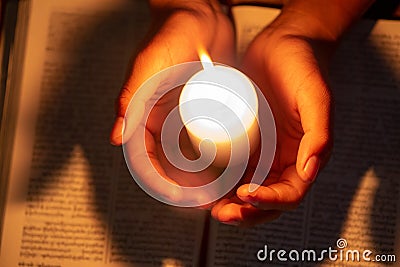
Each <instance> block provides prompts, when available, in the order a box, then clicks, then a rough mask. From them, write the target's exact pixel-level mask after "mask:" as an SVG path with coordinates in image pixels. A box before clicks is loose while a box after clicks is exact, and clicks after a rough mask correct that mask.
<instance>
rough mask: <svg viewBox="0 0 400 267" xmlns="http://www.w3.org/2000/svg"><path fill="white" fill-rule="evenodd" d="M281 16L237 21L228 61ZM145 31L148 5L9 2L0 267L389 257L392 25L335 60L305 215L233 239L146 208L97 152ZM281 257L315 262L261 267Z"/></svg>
mask: <svg viewBox="0 0 400 267" xmlns="http://www.w3.org/2000/svg"><path fill="white" fill-rule="evenodd" d="M13 4H15V3H13ZM14 7H15V6H14ZM8 11H10V12H11V11H15V9H14V8H13V7H12V6H11V7H10V8H9V10H8ZM278 13H279V11H278V10H273V9H269V8H261V7H246V6H238V7H234V9H233V15H234V18H235V24H236V29H237V37H238V50H239V51H238V53H239V54H241V53H243V51H244V50H245V48H246V45H247V44H248V42H249V41H250V40H251V38H252V37H253V36H254V35H255V34H257V32H259V31H260V30H261V29H262V27H264V26H265V25H266V24H268V23H269V22H270V21H271V20H273V18H274V17H275V16H276V15H278ZM148 17H149V14H148V11H147V5H146V2H145V1H129V0H86V1H80V0H65V1H64V0H30V1H29V0H28V1H20V2H19V8H18V14H17V21H16V22H17V23H16V30H15V34H14V37H15V38H14V39H13V40H14V41H13V42H11V43H12V46H11V49H10V51H9V60H8V58H6V57H5V58H3V60H4V61H6V62H7V63H8V69H7V70H5V69H2V70H1V71H2V73H5V72H7V73H8V76H7V80H6V83H5V85H6V86H5V88H2V90H4V91H2V95H3V94H4V104H3V109H2V110H3V112H2V118H1V132H0V151H1V155H0V157H1V161H0V164H1V169H0V173H1V177H0V178H1V184H0V186H1V187H0V188H1V190H0V193H1V195H0V200H1V202H0V204H1V205H0V208H1V209H0V211H1V217H0V218H1V219H0V225H1V244H0V245H1V249H0V266H1V267H17V266H35V267H39V266H42V267H44V266H60V267H61V266H62V267H69V266H74V267H79V266H85V267H87V266H89V267H90V266H107V267H108V266H110V267H111V266H265V265H266V264H268V263H269V262H270V261H271V260H272V261H273V263H272V265H273V266H277V265H292V266H353V265H354V266H381V264H383V263H380V262H370V263H367V262H363V261H360V262H357V261H350V262H348V261H340V260H339V259H337V260H335V261H333V260H330V259H329V258H328V257H327V255H325V256H324V257H322V258H321V257H320V252H321V251H322V250H324V249H328V248H329V247H332V249H337V250H338V251H342V252H343V253H345V252H346V251H348V250H359V251H361V252H362V251H364V250H371V251H372V254H371V255H370V256H371V258H372V257H373V256H374V255H378V254H382V255H392V254H396V256H397V258H399V257H400V249H399V241H398V240H397V241H396V236H397V237H399V236H400V233H399V232H398V231H399V229H400V221H399V218H400V217H399V216H398V215H399V207H400V203H399V199H400V191H399V189H400V187H399V183H400V180H399V179H400V153H399V151H400V122H399V118H400V110H399V106H400V88H399V84H400V81H399V77H400V57H399V54H400V22H397V21H396V22H393V21H378V22H374V21H363V22H360V23H359V24H358V25H357V26H356V27H354V29H353V30H352V31H351V32H350V33H349V34H348V35H347V37H346V38H345V39H344V41H343V43H342V46H341V47H340V48H339V50H338V53H337V55H336V57H335V61H334V63H333V65H332V71H331V72H332V76H331V78H332V81H331V82H332V88H333V90H334V93H335V98H336V124H335V141H336V144H335V149H334V153H333V155H332V159H331V161H330V163H329V165H328V166H327V167H326V169H325V170H324V171H323V172H322V173H321V175H320V176H319V178H318V180H317V182H316V183H315V186H314V187H313V189H312V190H311V192H309V194H308V196H307V197H306V199H305V200H304V201H303V203H302V205H301V206H300V207H299V208H298V209H297V210H295V211H293V212H288V213H286V214H284V215H283V216H282V217H281V218H279V219H278V220H276V221H275V222H272V223H269V224H265V225H260V226H258V227H255V228H252V229H240V228H237V227H233V226H227V225H222V224H219V223H218V222H215V221H213V220H212V219H211V218H210V215H209V212H208V211H204V210H196V209H180V208H174V207H169V206H166V205H164V204H161V203H159V202H157V201H155V200H153V199H152V198H150V197H149V196H147V195H146V194H145V193H144V192H142V191H141V190H140V189H139V187H138V186H137V185H136V184H135V183H134V181H133V179H132V178H131V177H130V175H129V172H128V171H127V168H126V166H125V162H124V160H123V157H122V151H121V148H116V147H112V146H111V145H109V143H108V134H109V131H110V127H111V124H112V121H113V101H114V99H115V97H116V96H117V93H118V90H119V87H120V85H121V83H122V82H123V78H124V74H125V71H126V68H127V65H128V61H129V58H130V56H131V53H132V51H133V50H134V48H135V47H136V46H137V44H138V42H139V40H140V39H141V38H142V37H143V35H144V33H145V32H146V30H147V27H148V20H149V19H148ZM10 21H11V22H10ZM12 21H13V20H12V19H11V20H8V19H6V20H5V25H6V26H7V25H9V24H8V23H11V24H12ZM6 37H7V36H6ZM7 40H8V39H7V38H5V36H3V38H2V41H3V43H2V48H3V50H7V49H5V48H7V47H8V46H7V45H6V44H5V43H4V42H5V41H7ZM8 41H9V40H8ZM4 55H8V53H4ZM6 65H7V64H6ZM2 66H4V64H3V65H2ZM396 231H397V233H396ZM338 239H341V240H340V241H347V246H346V247H344V246H343V244H345V243H343V242H342V243H339V242H338V243H337V240H338ZM396 242H397V244H396ZM280 249H285V250H287V251H288V253H289V251H290V250H293V251H295V250H297V251H298V252H299V253H300V254H299V255H300V257H301V255H302V251H303V250H307V249H308V250H312V249H314V250H315V251H316V252H317V253H318V254H317V258H316V261H314V262H312V258H310V260H304V261H291V259H289V258H288V254H286V257H287V261H286V262H285V261H283V260H280V259H278V258H277V257H276V252H275V254H273V255H272V256H271V259H270V258H269V257H266V254H267V250H268V253H269V252H271V250H275V251H278V250H280ZM307 253H308V254H309V253H310V252H307ZM295 254H296V253H294V254H293V256H294V257H295V256H296V255H295ZM303 254H304V253H303ZM308 254H307V255H308ZM268 255H271V254H268ZM310 255H311V256H310V257H312V256H313V255H312V254H310ZM300 259H301V258H300ZM392 260H393V259H392ZM399 260H400V259H397V261H399ZM366 264H368V265H366Z"/></svg>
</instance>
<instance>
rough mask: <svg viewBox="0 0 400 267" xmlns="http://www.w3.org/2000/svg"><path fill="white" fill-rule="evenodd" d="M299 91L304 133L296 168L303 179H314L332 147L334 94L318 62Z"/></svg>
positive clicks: (298, 98)
mask: <svg viewBox="0 0 400 267" xmlns="http://www.w3.org/2000/svg"><path fill="white" fill-rule="evenodd" d="M308 68H309V70H308V71H309V73H310V74H309V75H308V76H307V77H306V79H305V80H304V83H303V84H302V86H301V88H299V90H298V93H297V105H298V111H299V115H300V120H301V125H302V127H303V131H304V135H303V137H302V139H301V141H300V145H299V150H298V154H297V161H296V168H297V172H298V174H299V176H300V178H301V179H303V180H304V181H308V182H312V181H313V180H314V179H315V177H316V175H317V173H318V171H319V168H320V166H321V164H323V163H325V162H326V161H327V159H328V157H329V154H330V150H331V147H332V134H331V131H332V114H331V113H332V111H331V108H332V97H331V94H330V90H329V88H328V85H327V83H326V82H325V80H324V78H323V76H322V74H321V72H320V70H319V68H318V66H317V64H314V65H313V64H310V66H308Z"/></svg>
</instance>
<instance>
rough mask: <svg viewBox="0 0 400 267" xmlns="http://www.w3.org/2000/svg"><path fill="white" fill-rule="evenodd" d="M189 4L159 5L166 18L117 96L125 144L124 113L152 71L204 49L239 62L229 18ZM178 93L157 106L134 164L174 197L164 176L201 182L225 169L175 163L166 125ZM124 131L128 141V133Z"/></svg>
mask: <svg viewBox="0 0 400 267" xmlns="http://www.w3.org/2000/svg"><path fill="white" fill-rule="evenodd" d="M187 5H188V6H190V8H192V9H189V8H180V9H168V8H165V9H162V10H161V8H159V7H158V9H155V10H154V12H155V13H156V14H155V15H156V16H157V17H158V18H161V19H160V20H157V21H154V22H153V25H152V27H151V31H150V34H149V37H148V38H147V39H146V40H147V42H146V43H145V44H144V45H143V46H142V48H141V50H140V51H139V52H138V53H137V55H136V56H135V57H134V58H133V62H132V67H131V69H130V71H129V74H128V76H127V79H126V82H125V83H124V86H123V87H122V89H121V91H120V94H119V97H118V99H117V101H116V118H115V122H114V126H113V129H112V132H111V136H110V141H111V143H112V144H114V145H121V144H122V133H123V123H124V116H125V113H126V111H127V108H128V105H129V103H130V101H131V99H132V97H133V95H134V94H135V92H136V91H137V89H138V88H139V87H140V86H141V85H142V84H143V83H144V82H145V81H146V80H147V79H148V78H149V77H151V76H152V75H154V74H156V73H158V72H160V71H161V70H164V69H166V68H168V67H170V66H174V65H176V64H179V63H183V62H189V61H199V56H198V50H199V49H200V48H202V49H205V50H206V51H207V52H209V54H210V56H211V58H212V60H213V61H215V62H221V63H225V64H230V65H232V64H233V62H234V61H233V60H234V38H233V36H234V35H233V27H232V24H231V22H230V20H229V19H228V17H226V16H225V15H224V14H223V13H222V12H221V11H220V10H218V9H216V7H214V6H211V5H210V6H208V4H204V3H197V2H193V3H192V2H191V3H190V4H187ZM175 91H176V90H175ZM178 98H179V94H177V93H171V94H170V93H169V94H167V95H166V96H165V97H163V99H162V101H160V102H159V104H157V105H156V106H155V107H154V109H153V110H152V112H151V114H150V116H149V118H148V120H147V122H146V125H145V131H146V135H145V141H144V142H145V148H143V147H141V146H139V145H137V146H135V147H134V148H133V151H135V156H133V159H132V160H130V163H131V168H134V169H135V171H136V172H138V173H140V175H141V178H142V180H144V181H145V183H146V184H147V185H148V186H149V187H150V188H152V189H153V190H155V191H156V192H157V193H159V194H161V195H163V196H166V197H167V198H171V199H176V198H179V197H178V196H177V195H176V194H177V192H176V190H174V189H173V188H172V187H171V188H168V187H166V186H165V184H163V185H160V184H159V183H157V181H159V179H158V178H159V176H161V177H162V178H164V179H165V180H168V181H170V182H172V183H173V184H178V185H185V186H196V185H200V184H205V183H208V182H210V181H212V180H213V179H215V178H217V177H218V172H219V171H218V170H216V169H215V168H214V167H209V168H207V169H205V170H203V171H201V172H198V173H193V172H185V171H183V170H180V169H178V168H176V167H174V166H173V165H172V164H170V163H169V162H168V160H167V159H166V157H165V155H164V153H163V152H162V151H163V150H162V146H161V142H160V136H161V128H162V126H163V122H164V120H165V118H166V116H167V115H168V113H169V112H170V111H171V109H172V108H173V107H174V106H175V105H176V103H177V100H178ZM124 134H125V136H124V140H126V138H128V137H127V136H126V133H124ZM135 140H136V139H135ZM181 141H182V144H181V148H183V150H185V149H186V150H188V151H186V155H189V157H190V156H193V157H195V153H194V151H193V149H192V146H191V144H190V141H189V139H188V138H187V136H186V137H184V138H183V140H181ZM135 142H136V141H135ZM139 142H143V141H142V140H138V142H136V143H139ZM138 149H139V150H140V151H137V150H138ZM141 150H143V151H141ZM183 153H184V154H185V151H183ZM154 169H155V170H156V172H154V171H153V170H154ZM174 194H175V195H174ZM199 197H201V196H199ZM199 201H200V200H199Z"/></svg>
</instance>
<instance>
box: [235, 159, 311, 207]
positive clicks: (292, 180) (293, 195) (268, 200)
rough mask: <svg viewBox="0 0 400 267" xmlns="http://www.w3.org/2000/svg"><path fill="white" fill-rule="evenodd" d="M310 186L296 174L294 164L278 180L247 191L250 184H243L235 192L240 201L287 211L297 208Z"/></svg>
mask: <svg viewBox="0 0 400 267" xmlns="http://www.w3.org/2000/svg"><path fill="white" fill-rule="evenodd" d="M310 187H311V184H310V183H308V182H304V181H303V180H302V179H301V178H300V177H299V176H298V174H297V171H296V168H295V166H291V167H289V168H288V169H286V170H285V171H284V172H283V173H282V176H281V177H280V179H279V181H278V182H276V183H273V184H270V185H267V186H260V187H259V188H258V189H257V190H256V191H253V192H250V191H249V189H250V184H244V185H242V186H241V187H239V188H238V190H237V191H236V194H237V196H238V197H239V198H240V199H241V200H242V201H244V202H246V203H250V204H251V205H253V206H255V207H257V208H260V209H263V210H281V211H288V210H293V209H295V208H297V206H298V205H299V204H300V202H301V200H302V199H303V197H304V196H305V195H306V193H307V191H308V189H309V188H310Z"/></svg>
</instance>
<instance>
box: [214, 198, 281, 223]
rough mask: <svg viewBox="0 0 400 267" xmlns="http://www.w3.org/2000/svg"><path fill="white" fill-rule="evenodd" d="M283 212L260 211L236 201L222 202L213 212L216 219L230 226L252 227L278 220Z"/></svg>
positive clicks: (226, 200)
mask: <svg viewBox="0 0 400 267" xmlns="http://www.w3.org/2000/svg"><path fill="white" fill-rule="evenodd" d="M281 213H282V212H281V211H276V210H268V211H265V210H260V209H257V208H255V207H253V206H252V205H249V204H248V203H239V201H236V200H234V199H224V200H221V201H220V202H219V203H218V204H217V205H215V206H214V207H213V209H212V211H211V214H212V216H213V218H214V219H216V220H218V221H220V222H222V223H225V224H229V225H235V226H242V227H251V226H254V225H257V224H261V223H266V222H270V221H273V220H275V219H277V218H278V217H279V216H280V215H281Z"/></svg>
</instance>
